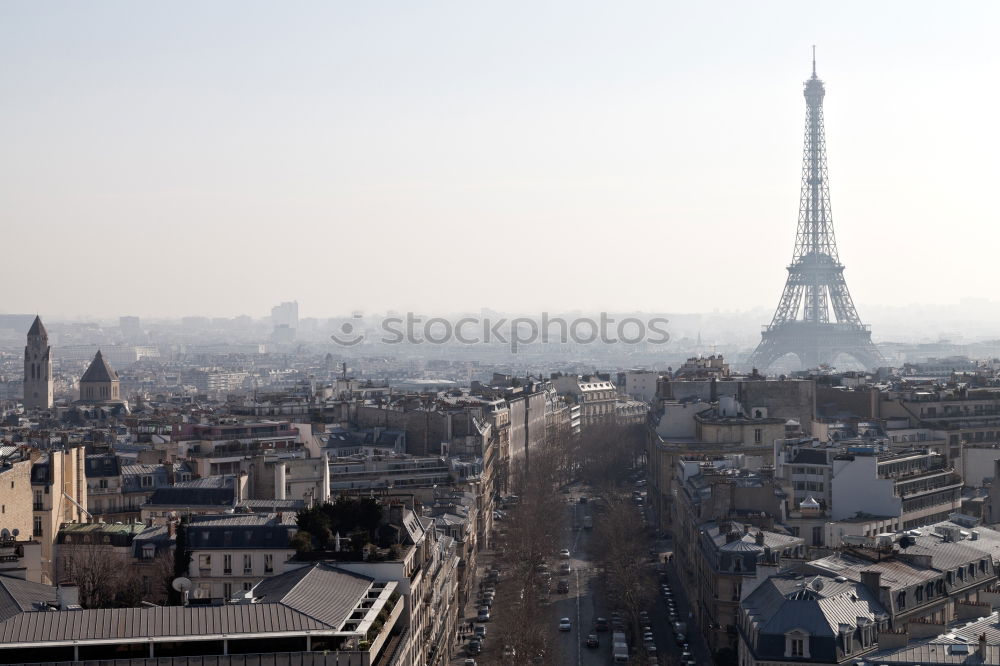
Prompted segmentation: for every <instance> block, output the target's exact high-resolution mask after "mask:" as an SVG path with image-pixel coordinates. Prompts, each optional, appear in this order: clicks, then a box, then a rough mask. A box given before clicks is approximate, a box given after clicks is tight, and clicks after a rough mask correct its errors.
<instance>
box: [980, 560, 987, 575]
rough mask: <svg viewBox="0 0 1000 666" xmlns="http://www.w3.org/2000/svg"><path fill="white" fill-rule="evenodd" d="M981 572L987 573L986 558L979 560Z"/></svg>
mask: <svg viewBox="0 0 1000 666" xmlns="http://www.w3.org/2000/svg"><path fill="white" fill-rule="evenodd" d="M979 573H986V560H979Z"/></svg>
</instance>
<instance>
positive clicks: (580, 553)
mask: <svg viewBox="0 0 1000 666" xmlns="http://www.w3.org/2000/svg"><path fill="white" fill-rule="evenodd" d="M569 490H570V492H569V493H568V494H561V495H560V498H561V502H562V510H564V511H566V512H567V520H566V521H565V525H566V527H565V528H564V529H563V530H562V532H561V537H560V538H559V543H558V544H557V545H558V548H566V549H568V550H569V553H570V556H569V558H568V559H564V558H558V559H556V560H554V561H551V562H548V566H549V571H550V572H551V574H552V586H551V592H550V594H549V596H548V601H547V602H546V604H545V612H544V617H545V622H546V623H547V625H548V626H547V627H545V629H546V633H547V634H548V635H550V636H551V639H552V643H551V645H552V646H553V649H552V650H551V651H550V652H549V654H547V655H546V656H545V659H544V661H543V662H541V663H544V664H551V665H552V666H600V665H604V664H610V663H613V659H612V641H611V634H612V632H611V629H610V628H609V629H608V630H607V631H596V630H595V622H596V620H597V618H605V619H606V620H607V621H608V623H610V622H611V618H612V613H613V611H615V610H616V609H614V608H611V607H610V606H609V605H608V603H607V602H606V601H605V600H604V599H603V598H602V596H601V589H602V586H601V583H602V581H601V579H600V575H601V574H600V571H599V570H598V567H597V566H596V564H595V562H594V561H593V559H592V558H593V548H591V539H592V538H593V535H594V530H590V529H584V527H583V525H584V522H585V521H584V517H585V516H590V518H591V520H592V521H593V523H594V525H597V524H598V523H599V521H600V520H601V519H602V515H601V513H600V512H598V511H596V510H595V509H596V505H595V503H594V501H593V498H592V497H590V495H589V494H588V492H589V491H588V489H587V488H585V487H583V486H580V485H574V486H571V487H570V488H569ZM581 496H584V497H587V498H588V499H587V500H586V501H585V502H584V503H582V504H581V503H580V497H581ZM635 510H636V511H639V512H642V511H643V509H642V508H641V507H639V506H636V507H635ZM636 538H637V539H642V540H643V542H644V544H647V545H646V546H644V550H649V551H651V554H652V555H654V556H655V560H654V556H651V557H649V558H647V559H646V560H644V561H642V562H637V563H636V566H637V567H641V568H648V570H649V571H651V572H652V571H654V570H655V572H656V574H657V575H656V576H653V577H652V578H651V580H652V581H654V583H653V584H654V585H656V587H657V589H656V590H655V595H653V596H652V599H653V600H652V601H651V602H650V604H649V605H648V607H647V608H645V609H644V610H645V611H646V612H647V613H649V621H650V627H651V631H652V633H653V636H654V640H655V645H656V653H655V655H656V657H657V659H658V662H650V661H649V657H650V656H653V653H647V652H646V651H645V650H644V649H643V647H642V645H641V644H640V645H636V644H635V641H634V640H633V636H635V635H636V634H639V633H640V632H638V631H637V632H635V633H632V632H626V633H627V635H628V637H629V643H630V645H629V648H630V656H631V657H632V659H633V661H632V662H631V663H641V664H643V665H644V666H645V665H646V664H647V663H659V664H679V663H681V662H680V659H681V650H682V648H681V647H680V646H678V645H677V643H676V640H675V637H674V632H673V629H672V627H671V622H670V618H669V610H668V607H667V603H666V599H665V597H664V595H663V594H662V592H661V589H660V585H661V584H662V583H667V584H669V586H670V588H671V593H672V595H673V597H672V599H673V603H674V604H675V609H676V612H677V614H678V616H679V618H680V620H681V621H683V622H686V623H687V624H688V627H689V631H688V635H687V643H688V644H689V648H688V649H690V650H691V652H692V653H693V657H694V660H695V662H696V663H698V664H711V663H712V660H711V657H710V654H709V652H708V650H707V648H706V647H705V644H704V642H703V640H702V639H701V636H700V634H699V632H698V630H697V628H696V627H695V626H694V624H693V622H692V620H691V618H689V611H690V607H689V605H688V603H687V600H686V599H685V597H684V593H683V590H682V588H681V586H680V585H679V584H678V581H677V580H676V577H675V575H674V572H673V567H672V566H670V565H666V564H664V559H666V558H667V557H668V556H669V554H670V552H671V550H672V548H671V544H670V542H669V540H666V539H656V540H652V539H650V538H649V536H648V535H647V533H645V532H643V533H642V534H637V535H636ZM482 561H483V564H482V565H481V566H480V570H481V571H480V577H481V576H482V575H483V573H484V572H485V571H487V570H488V569H489V568H490V567H491V566H492V565H491V564H490V562H491V561H492V559H491V558H490V557H488V556H484V557H483V558H482ZM564 564H569V566H570V568H571V571H570V572H569V573H568V574H564V573H560V566H561V565H564ZM562 580H565V581H566V583H567V586H568V590H567V591H566V592H559V591H558V589H559V582H560V581H562ZM502 585H503V583H502V582H501V583H500V586H502ZM510 598H511V597H510V595H509V594H499V595H498V596H497V603H496V604H495V605H494V606H493V609H492V613H493V620H494V621H495V620H497V619H499V618H501V617H502V616H503V614H504V613H509V612H515V611H514V610H513V609H512V608H511V607H510V605H511V604H510ZM476 608H477V605H476V601H475V600H470V603H469V605H468V607H467V609H466V611H465V621H466V622H474V621H475V614H476V613H475V611H476ZM561 618H569V620H570V624H571V628H570V630H569V631H559V629H558V627H559V623H560V620H561ZM486 625H487V637H486V639H485V640H484V641H483V643H482V652H481V653H480V654H478V655H470V654H468V653H467V650H466V649H465V646H467V645H468V637H467V638H466V640H464V641H461V646H462V648H461V649H458V650H456V653H455V655H456V656H455V658H454V659H453V660H452V664H454V666H462V664H463V663H464V659H465V658H467V657H470V656H472V657H473V658H475V659H476V664H477V666H479V665H481V664H482V665H485V664H501V663H507V662H504V661H503V660H502V659H501V655H502V650H503V646H502V645H500V644H499V643H500V640H499V638H498V637H497V636H495V635H491V634H490V633H489V630H490V628H491V627H492V626H494V622H490V623H486ZM589 634H594V635H596V636H597V638H598V640H599V645H598V646H597V647H596V648H590V647H587V646H586V640H587V637H588V635H589ZM637 657H638V659H636V658H637ZM518 663H521V662H520V660H518ZM536 663H538V662H536Z"/></svg>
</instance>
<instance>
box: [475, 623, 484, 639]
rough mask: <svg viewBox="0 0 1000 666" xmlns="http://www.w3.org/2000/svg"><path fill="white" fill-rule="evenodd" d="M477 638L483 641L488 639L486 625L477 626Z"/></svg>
mask: <svg viewBox="0 0 1000 666" xmlns="http://www.w3.org/2000/svg"><path fill="white" fill-rule="evenodd" d="M475 633H476V638H479V639H483V638H486V625H485V624H477V625H476V628H475Z"/></svg>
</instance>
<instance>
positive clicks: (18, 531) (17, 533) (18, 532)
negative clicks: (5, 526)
mask: <svg viewBox="0 0 1000 666" xmlns="http://www.w3.org/2000/svg"><path fill="white" fill-rule="evenodd" d="M20 533H21V530H19V529H17V528H16V527H15V528H14V531H13V532H11V534H13V535H14V538H17V536H18V535H19V534H20Z"/></svg>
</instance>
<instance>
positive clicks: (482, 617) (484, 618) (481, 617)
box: [476, 606, 490, 622]
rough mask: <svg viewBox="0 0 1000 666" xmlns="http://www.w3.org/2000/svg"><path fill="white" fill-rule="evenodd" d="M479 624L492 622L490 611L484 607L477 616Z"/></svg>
mask: <svg viewBox="0 0 1000 666" xmlns="http://www.w3.org/2000/svg"><path fill="white" fill-rule="evenodd" d="M476 621H477V622H489V621H490V609H489V608H487V607H486V606H483V607H482V608H480V609H479V613H478V614H477V615H476Z"/></svg>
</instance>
